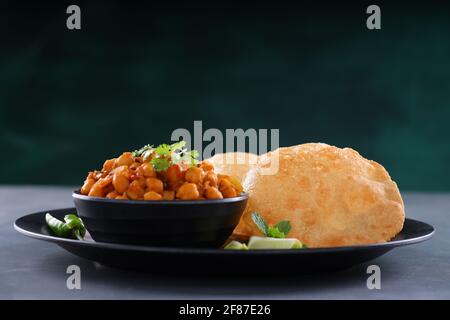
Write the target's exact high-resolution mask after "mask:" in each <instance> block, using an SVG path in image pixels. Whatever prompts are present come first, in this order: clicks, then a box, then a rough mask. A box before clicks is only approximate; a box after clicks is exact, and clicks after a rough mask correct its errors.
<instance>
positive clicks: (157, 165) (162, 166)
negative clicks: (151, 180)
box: [150, 158, 170, 172]
mask: <svg viewBox="0 0 450 320" xmlns="http://www.w3.org/2000/svg"><path fill="white" fill-rule="evenodd" d="M150 163H151V164H152V166H153V168H154V169H155V170H156V171H157V172H161V171H165V170H167V169H169V167H170V162H169V159H167V158H153V159H152V160H151V162H150Z"/></svg>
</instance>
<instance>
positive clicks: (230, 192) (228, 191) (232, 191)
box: [220, 186, 237, 198]
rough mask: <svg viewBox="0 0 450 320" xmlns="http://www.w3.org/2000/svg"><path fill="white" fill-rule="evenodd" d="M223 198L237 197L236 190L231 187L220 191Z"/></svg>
mask: <svg viewBox="0 0 450 320" xmlns="http://www.w3.org/2000/svg"><path fill="white" fill-rule="evenodd" d="M220 192H222V195H223V197H224V198H233V197H236V196H237V192H236V189H234V187H232V186H227V187H224V188H221V189H220Z"/></svg>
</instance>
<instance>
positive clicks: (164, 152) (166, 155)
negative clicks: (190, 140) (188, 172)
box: [133, 140, 199, 172]
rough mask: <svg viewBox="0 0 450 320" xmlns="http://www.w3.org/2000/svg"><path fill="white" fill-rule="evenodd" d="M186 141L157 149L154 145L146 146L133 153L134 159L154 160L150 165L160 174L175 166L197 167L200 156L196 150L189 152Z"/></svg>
mask: <svg viewBox="0 0 450 320" xmlns="http://www.w3.org/2000/svg"><path fill="white" fill-rule="evenodd" d="M185 146H186V141H183V140H181V141H178V142H175V143H173V144H170V145H169V144H165V143H163V144H160V145H159V146H157V147H156V148H154V147H153V145H146V146H144V147H142V148H141V149H139V150H136V151H134V152H133V156H134V157H142V159H143V160H144V161H147V160H148V159H149V158H150V157H151V158H152V159H151V161H150V163H151V164H152V165H153V168H154V169H155V170H156V171H158V172H160V171H165V170H167V169H168V168H169V167H170V166H171V165H173V164H181V163H182V164H186V165H188V166H191V167H192V166H195V165H196V164H197V163H198V160H197V158H198V157H199V154H198V152H197V151H196V150H192V151H188V150H187V149H186V148H185Z"/></svg>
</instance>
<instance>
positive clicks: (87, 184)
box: [80, 176, 95, 194]
mask: <svg viewBox="0 0 450 320" xmlns="http://www.w3.org/2000/svg"><path fill="white" fill-rule="evenodd" d="M94 183H95V180H94V179H93V178H89V176H88V177H87V178H86V180H84V184H83V186H82V187H81V190H80V191H81V193H82V194H88V193H89V191H91V188H92V186H93V185H94Z"/></svg>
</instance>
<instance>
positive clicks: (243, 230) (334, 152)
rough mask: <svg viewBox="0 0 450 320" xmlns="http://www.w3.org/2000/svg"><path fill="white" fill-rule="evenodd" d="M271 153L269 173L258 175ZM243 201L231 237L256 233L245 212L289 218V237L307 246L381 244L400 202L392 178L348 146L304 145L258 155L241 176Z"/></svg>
mask: <svg viewBox="0 0 450 320" xmlns="http://www.w3.org/2000/svg"><path fill="white" fill-rule="evenodd" d="M272 156H278V157H279V170H278V173H277V174H275V175H262V174H261V169H262V168H264V167H265V166H268V165H269V163H270V159H271V157H272ZM244 187H246V188H247V192H248V193H249V202H248V205H247V208H246V210H245V212H244V215H243V216H242V218H241V221H240V223H239V225H238V226H237V228H236V230H235V232H234V236H235V237H238V238H243V237H244V238H245V237H249V236H251V235H258V234H260V232H259V231H258V229H257V228H256V226H255V225H254V224H253V222H252V220H251V213H252V212H258V213H260V214H261V215H262V216H263V217H264V218H265V220H266V221H267V222H268V223H269V224H275V223H277V222H278V221H280V220H289V221H290V222H291V225H292V229H291V232H290V233H289V235H288V236H289V237H295V238H298V239H300V240H301V241H302V242H304V243H306V244H307V245H308V246H310V247H331V246H344V245H357V244H368V243H377V242H384V241H388V240H390V239H392V238H393V237H394V236H395V235H396V234H397V233H398V232H399V231H400V230H401V229H402V228H403V222H404V219H405V212H404V205H403V201H402V198H401V195H400V192H399V190H398V188H397V185H396V183H395V182H394V181H392V180H391V178H390V176H389V174H388V173H387V171H386V170H385V169H384V168H383V166H381V165H380V164H378V163H376V162H374V161H371V160H367V159H365V158H363V157H362V156H361V155H360V154H359V153H358V152H356V151H355V150H352V149H350V148H344V149H341V148H337V147H334V146H330V145H327V144H322V143H308V144H302V145H298V146H293V147H288V148H279V149H277V150H275V151H274V152H270V153H268V154H266V155H262V156H260V157H259V162H258V165H257V166H256V167H255V168H252V169H251V170H250V171H249V172H248V174H247V175H246V179H245V181H244Z"/></svg>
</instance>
